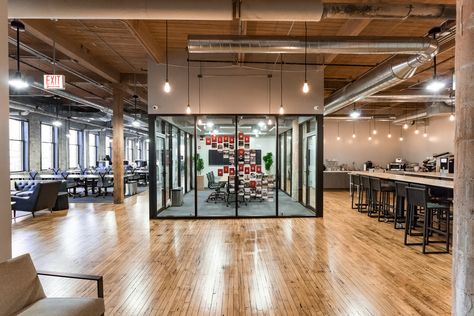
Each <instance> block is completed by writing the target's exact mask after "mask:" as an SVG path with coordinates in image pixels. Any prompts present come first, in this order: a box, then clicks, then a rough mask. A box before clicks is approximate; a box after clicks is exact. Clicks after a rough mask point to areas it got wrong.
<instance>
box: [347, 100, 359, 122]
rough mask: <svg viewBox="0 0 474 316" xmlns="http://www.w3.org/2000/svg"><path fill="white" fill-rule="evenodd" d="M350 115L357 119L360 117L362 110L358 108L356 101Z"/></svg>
mask: <svg viewBox="0 0 474 316" xmlns="http://www.w3.org/2000/svg"><path fill="white" fill-rule="evenodd" d="M349 116H350V117H352V118H354V119H356V118H359V117H360V110H357V109H356V105H355V103H354V105H353V108H352V111H351V112H350V113H349Z"/></svg>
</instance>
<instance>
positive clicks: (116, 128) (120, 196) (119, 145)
mask: <svg viewBox="0 0 474 316" xmlns="http://www.w3.org/2000/svg"><path fill="white" fill-rule="evenodd" d="M113 93H114V96H113V97H114V101H113V117H112V133H113V137H112V148H113V152H112V167H113V171H114V203H115V204H122V203H123V200H124V198H125V197H124V190H123V189H124V188H123V174H124V168H123V160H124V159H123V151H124V141H123V140H124V137H123V101H122V100H123V91H122V88H121V86H120V85H118V84H116V85H114V88H113Z"/></svg>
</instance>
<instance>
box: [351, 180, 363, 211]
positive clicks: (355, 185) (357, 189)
mask: <svg viewBox="0 0 474 316" xmlns="http://www.w3.org/2000/svg"><path fill="white" fill-rule="evenodd" d="M350 180H351V181H350V182H351V183H350V185H351V207H352V209H357V210H359V207H362V208H366V206H365V205H361V206H359V204H360V203H362V201H361V186H362V185H361V180H360V176H359V175H358V174H351V175H350ZM355 194H357V202H356V203H354V195H355Z"/></svg>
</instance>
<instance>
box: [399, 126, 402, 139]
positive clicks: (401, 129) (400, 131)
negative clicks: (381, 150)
mask: <svg viewBox="0 0 474 316" xmlns="http://www.w3.org/2000/svg"><path fill="white" fill-rule="evenodd" d="M399 139H400V141H401V142H403V128H400V138H399Z"/></svg>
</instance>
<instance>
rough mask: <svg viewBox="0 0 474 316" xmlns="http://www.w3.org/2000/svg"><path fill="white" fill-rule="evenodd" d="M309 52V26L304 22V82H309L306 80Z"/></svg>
mask: <svg viewBox="0 0 474 316" xmlns="http://www.w3.org/2000/svg"><path fill="white" fill-rule="evenodd" d="M307 50H308V26H307V25H306V22H304V82H307V80H306V72H307V70H306V69H307V62H306V56H307V55H308V53H307Z"/></svg>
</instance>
